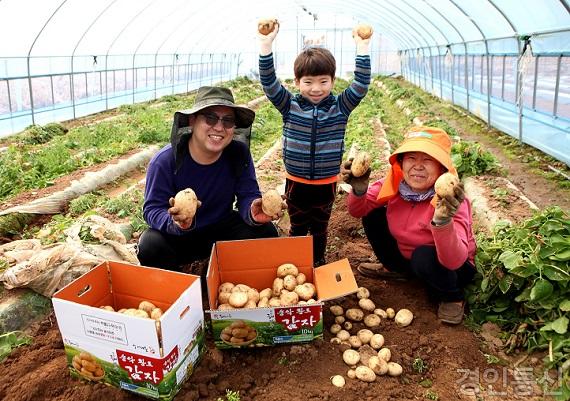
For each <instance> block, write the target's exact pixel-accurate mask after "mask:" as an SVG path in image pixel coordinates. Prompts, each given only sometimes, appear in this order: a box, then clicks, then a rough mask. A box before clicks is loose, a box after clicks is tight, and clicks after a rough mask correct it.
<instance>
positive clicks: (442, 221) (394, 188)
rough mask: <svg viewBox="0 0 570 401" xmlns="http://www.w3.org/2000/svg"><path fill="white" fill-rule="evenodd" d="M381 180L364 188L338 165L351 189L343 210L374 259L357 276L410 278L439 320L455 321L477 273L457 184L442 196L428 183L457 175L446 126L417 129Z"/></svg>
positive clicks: (362, 180)
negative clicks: (358, 226)
mask: <svg viewBox="0 0 570 401" xmlns="http://www.w3.org/2000/svg"><path fill="white" fill-rule="evenodd" d="M389 161H390V165H391V169H390V171H389V172H388V175H387V176H386V178H385V179H381V180H379V181H376V182H374V183H372V184H371V185H368V180H369V177H370V171H368V172H367V173H366V174H365V175H364V176H362V177H354V176H353V175H352V174H351V172H350V167H351V163H352V160H349V161H347V162H345V163H344V165H343V166H342V169H341V176H342V178H343V180H344V181H345V182H346V183H348V184H350V185H351V186H352V193H351V194H349V196H348V211H349V213H350V214H351V215H352V216H354V217H361V218H362V224H363V226H364V231H365V232H366V236H367V238H368V241H369V242H370V244H371V246H372V249H373V250H374V253H375V254H376V257H377V258H378V260H379V261H380V262H381V263H380V264H374V263H362V264H361V265H360V266H359V268H358V270H359V272H360V273H361V274H363V275H366V276H370V277H376V278H396V279H397V278H400V279H405V278H407V277H412V276H415V277H417V278H419V279H420V280H422V281H423V282H424V283H425V284H426V286H427V287H428V289H429V293H430V295H431V296H433V298H435V299H436V301H438V302H439V308H438V312H437V315H438V318H439V319H440V320H441V321H443V322H446V323H450V324H459V323H461V321H462V319H463V314H464V304H465V301H464V293H463V288H464V287H465V286H466V285H467V284H468V283H469V282H470V281H471V280H472V279H473V276H474V275H475V271H476V270H475V260H474V258H475V251H476V244H475V239H474V237H473V230H472V223H473V221H472V218H471V205H470V203H469V201H468V200H467V199H465V195H464V192H463V186H462V184H461V183H459V184H457V185H456V186H455V187H454V191H453V192H454V194H453V195H449V196H446V197H445V198H440V197H438V196H434V195H435V190H434V183H435V181H436V180H437V179H438V177H439V176H441V175H442V174H443V173H445V172H450V173H452V174H454V175H457V172H456V170H455V168H454V167H453V164H452V161H451V140H450V138H449V136H448V135H447V134H446V133H445V131H443V130H441V129H439V128H432V127H415V128H413V129H412V131H411V132H409V133H408V134H407V135H406V138H405V139H404V141H403V142H402V144H401V145H400V147H399V148H398V149H396V151H395V152H394V153H392V155H391V156H390V158H389Z"/></svg>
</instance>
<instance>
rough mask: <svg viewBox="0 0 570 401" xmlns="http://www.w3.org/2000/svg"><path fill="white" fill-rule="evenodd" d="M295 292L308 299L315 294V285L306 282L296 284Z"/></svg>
mask: <svg viewBox="0 0 570 401" xmlns="http://www.w3.org/2000/svg"><path fill="white" fill-rule="evenodd" d="M295 292H296V293H297V295H298V296H299V298H300V299H302V300H304V301H308V300H309V299H311V298H313V297H314V296H315V287H314V286H313V285H312V284H311V283H305V284H301V285H298V286H296V287H295Z"/></svg>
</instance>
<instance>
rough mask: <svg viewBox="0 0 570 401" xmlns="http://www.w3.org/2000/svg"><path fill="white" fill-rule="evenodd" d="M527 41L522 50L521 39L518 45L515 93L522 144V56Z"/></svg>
mask: <svg viewBox="0 0 570 401" xmlns="http://www.w3.org/2000/svg"><path fill="white" fill-rule="evenodd" d="M523 40H525V45H524V46H523V47H522V48H521V42H520V41H521V39H520V38H519V40H517V44H518V54H519V56H518V57H517V73H516V83H515V93H516V98H515V102H516V104H517V108H518V132H519V141H520V142H522V137H523V135H522V99H521V93H522V79H521V78H522V77H521V76H520V75H521V60H522V55H523V53H524V51H525V50H526V39H523Z"/></svg>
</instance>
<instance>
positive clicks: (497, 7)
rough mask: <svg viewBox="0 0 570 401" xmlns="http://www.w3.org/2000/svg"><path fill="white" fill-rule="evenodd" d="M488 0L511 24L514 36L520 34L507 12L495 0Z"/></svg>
mask: <svg viewBox="0 0 570 401" xmlns="http://www.w3.org/2000/svg"><path fill="white" fill-rule="evenodd" d="M487 1H488V2H489V4H491V5H492V6H493V7H494V8H495V10H497V11H498V12H499V14H501V16H502V17H503V18H504V19H505V21H507V24H509V26H510V27H511V29H512V30H513V36H516V35H518V30H517V28H516V26H515V24H513V22H512V21H511V20H510V19H509V17H507V14H505V12H504V11H503V9H502V8H501V7H499V6H497V5H496V4H495V0H487ZM561 1H563V0H561Z"/></svg>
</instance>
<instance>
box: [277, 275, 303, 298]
mask: <svg viewBox="0 0 570 401" xmlns="http://www.w3.org/2000/svg"><path fill="white" fill-rule="evenodd" d="M295 287H297V279H296V278H295V276H293V275H292V274H288V275H286V276H285V277H283V288H285V289H286V290H289V291H293V290H295ZM309 298H310V297H309Z"/></svg>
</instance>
